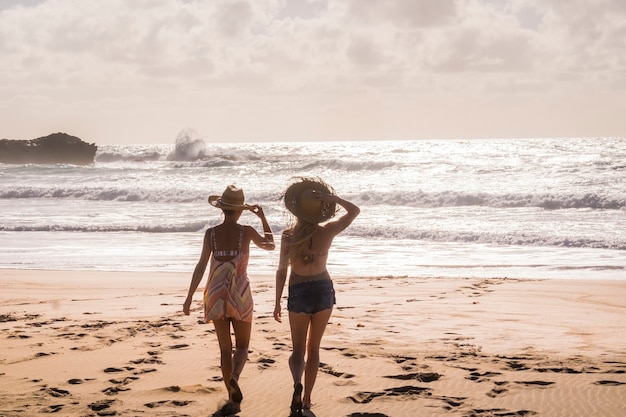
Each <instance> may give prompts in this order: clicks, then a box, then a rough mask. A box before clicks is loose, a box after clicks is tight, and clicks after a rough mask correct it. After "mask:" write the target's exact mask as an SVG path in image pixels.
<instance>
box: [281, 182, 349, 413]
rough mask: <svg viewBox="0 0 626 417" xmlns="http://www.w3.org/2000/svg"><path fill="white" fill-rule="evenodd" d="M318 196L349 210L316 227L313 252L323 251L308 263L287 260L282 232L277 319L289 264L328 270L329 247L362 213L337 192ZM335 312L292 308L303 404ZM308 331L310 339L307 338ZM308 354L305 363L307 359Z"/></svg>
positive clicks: (294, 369) (300, 270) (295, 370)
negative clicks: (313, 312)
mask: <svg viewBox="0 0 626 417" xmlns="http://www.w3.org/2000/svg"><path fill="white" fill-rule="evenodd" d="M314 195H315V198H316V199H318V200H320V201H322V202H327V203H336V204H338V205H340V206H341V207H343V208H344V209H345V210H346V213H345V214H344V215H342V216H341V217H339V218H337V219H336V220H333V221H330V222H328V223H325V224H322V225H317V229H316V231H315V233H314V234H313V237H312V239H311V247H310V251H311V253H315V254H324V255H318V256H314V257H313V261H312V262H309V263H305V262H304V261H303V260H302V259H300V258H296V259H292V260H291V262H288V259H286V258H288V251H289V250H288V249H289V248H288V243H289V234H288V233H283V240H282V243H281V250H280V256H281V262H280V264H279V269H278V270H277V271H276V303H275V307H274V319H275V320H276V321H278V322H282V307H281V302H280V301H281V298H282V294H283V288H284V286H285V282H286V280H287V276H288V273H287V272H288V266H287V265H289V264H291V265H290V266H291V270H292V272H294V273H296V274H298V275H301V276H307V275H309V276H310V275H317V274H320V273H323V272H324V271H326V261H327V259H328V251H329V249H330V247H331V245H332V243H333V239H334V238H335V236H337V235H338V234H339V233H341V232H342V231H343V230H344V229H345V228H346V227H348V226H349V225H350V224H351V223H352V221H353V220H354V219H355V218H356V217H357V216H358V215H359V213H360V209H359V208H358V207H357V206H355V205H354V204H352V203H350V202H349V201H346V200H344V199H342V198H340V197H338V196H336V195H332V194H324V193H321V192H315V193H314ZM331 313H332V308H330V309H327V310H323V311H320V312H318V313H315V314H312V315H309V314H302V313H294V312H291V311H290V312H289V324H290V327H291V342H292V346H293V348H292V354H291V356H290V357H289V368H290V369H291V375H292V377H293V382H294V384H296V383H300V382H301V380H302V375H303V374H304V395H303V397H302V407H303V408H304V409H308V408H310V407H311V392H312V391H313V386H314V385H315V380H316V378H317V370H318V368H319V363H320V355H319V351H320V344H321V341H322V336H323V335H324V331H325V329H326V325H327V324H328V320H329V319H330V316H331ZM307 335H308V340H307ZM305 354H306V363H305V359H304V358H305Z"/></svg>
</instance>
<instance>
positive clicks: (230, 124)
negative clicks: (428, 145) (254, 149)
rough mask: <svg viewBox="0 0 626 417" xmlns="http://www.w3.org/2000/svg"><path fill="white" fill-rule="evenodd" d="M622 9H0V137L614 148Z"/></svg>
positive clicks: (214, 2) (191, 2) (624, 127)
mask: <svg viewBox="0 0 626 417" xmlns="http://www.w3.org/2000/svg"><path fill="white" fill-rule="evenodd" d="M625 113H626V1H624V0H211V1H201V0H25V1H24V0H23V1H13V0H0V138H8V139H32V138H36V137H39V136H45V135H47V134H50V133H54V132H66V133H68V134H71V135H74V136H78V137H80V138H82V139H83V140H85V141H88V142H95V143H96V144H143V143H146V144H148V143H155V144H156V143H173V142H174V141H175V139H176V137H177V135H178V134H179V133H180V132H181V131H183V130H189V129H192V130H193V131H195V132H197V134H198V136H199V137H201V138H202V139H204V140H205V141H206V142H261V141H264V142H279V141H301V140H306V141H318V140H319V141H339V140H390V139H391V140H405V139H439V138H468V139H469V138H518V137H525V138H527V137H573V136H574V137H580V136H582V137H598V136H599V137H602V136H618V137H621V136H626V134H625V133H624V132H626V117H625V116H624V114H625Z"/></svg>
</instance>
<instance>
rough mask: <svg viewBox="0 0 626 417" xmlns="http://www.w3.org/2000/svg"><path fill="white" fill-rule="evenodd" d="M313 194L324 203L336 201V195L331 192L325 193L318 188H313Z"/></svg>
mask: <svg viewBox="0 0 626 417" xmlns="http://www.w3.org/2000/svg"><path fill="white" fill-rule="evenodd" d="M311 194H313V197H315V199H316V200H319V201H321V202H323V203H333V202H335V198H334V197H335V196H334V195H332V194H330V193H324V192H321V191H318V190H311Z"/></svg>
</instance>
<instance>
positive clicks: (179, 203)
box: [0, 130, 626, 280]
mask: <svg viewBox="0 0 626 417" xmlns="http://www.w3.org/2000/svg"><path fill="white" fill-rule="evenodd" d="M294 176H314V177H320V178H322V179H323V180H325V181H326V182H327V183H329V184H330V185H332V186H333V187H334V189H335V190H336V191H337V193H338V194H339V195H340V196H342V197H343V198H345V199H347V200H349V201H352V202H354V203H355V204H357V205H358V206H359V207H360V208H361V215H360V216H359V217H358V218H357V219H356V220H355V222H354V223H353V224H352V225H351V226H350V227H349V228H348V229H347V230H345V231H344V232H343V233H342V234H341V235H339V236H338V237H337V238H336V239H335V242H334V244H333V248H332V250H331V253H330V257H329V261H328V269H329V271H330V273H331V275H336V276H363V277H389V276H408V277H433V278H436V277H484V278H495V277H509V278H554V279H565V278H573V279H592V280H593V279H619V280H623V279H626V233H625V232H626V140H625V139H624V138H539V139H482V140H452V139H449V140H407V141H350V142H348V141H346V142H324V141H320V142H292V143H237V144H214V143H206V142H205V141H204V140H203V139H202V138H200V137H199V136H198V135H197V134H196V133H195V132H193V131H192V130H185V131H183V132H181V133H180V134H179V135H178V137H176V138H173V139H172V144H169V145H118V146H113V145H111V146H107V145H100V146H99V148H98V152H97V154H96V160H95V163H93V164H91V165H87V166H74V165H59V164H57V165H9V164H0V213H1V214H0V268H19V269H61V270H65V269H71V270H111V271H180V272H189V274H190V276H191V272H192V271H193V268H194V266H195V263H196V262H197V260H198V257H199V255H200V250H201V246H202V239H203V233H204V231H205V230H206V228H207V227H210V226H212V225H215V224H218V223H219V222H221V219H222V217H221V212H220V210H217V209H215V208H213V207H212V206H210V205H209V204H208V203H207V197H208V196H209V195H211V194H221V193H222V191H223V190H224V189H225V188H226V186H227V185H229V184H236V185H237V186H239V187H242V188H243V190H244V192H245V194H246V202H248V203H250V204H260V205H261V206H263V208H264V211H265V213H266V215H267V218H268V220H269V223H270V225H271V226H272V228H273V231H274V233H275V236H276V239H277V241H278V240H279V238H280V233H281V231H282V230H283V229H285V228H286V227H288V225H289V224H290V221H291V218H290V216H289V215H288V212H286V210H285V209H284V207H283V206H282V204H281V201H280V196H281V193H282V192H283V191H284V190H285V188H286V187H287V185H288V184H289V182H290V179H291V178H292V177H294ZM241 222H243V223H247V224H251V225H253V226H255V227H256V228H257V230H259V231H261V225H260V222H259V221H258V219H257V217H256V216H254V215H253V214H251V213H249V212H244V214H243V215H242V218H241ZM277 259H278V251H274V252H265V251H263V250H260V249H258V248H256V247H254V246H252V247H251V259H250V265H249V269H248V271H249V274H250V275H251V276H253V275H254V274H273V273H274V271H275V268H276V264H277Z"/></svg>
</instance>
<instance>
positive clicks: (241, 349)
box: [183, 206, 275, 400]
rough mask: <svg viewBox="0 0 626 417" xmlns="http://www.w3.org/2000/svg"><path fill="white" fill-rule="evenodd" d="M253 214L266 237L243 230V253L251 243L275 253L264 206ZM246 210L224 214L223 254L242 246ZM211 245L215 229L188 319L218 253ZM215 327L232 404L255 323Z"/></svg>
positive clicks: (219, 232) (196, 277) (194, 282)
mask: <svg viewBox="0 0 626 417" xmlns="http://www.w3.org/2000/svg"><path fill="white" fill-rule="evenodd" d="M252 207H253V208H252V209H251V210H250V211H252V212H253V213H254V214H256V215H257V216H258V217H259V219H261V223H262V225H263V232H264V234H263V236H262V235H260V234H259V233H258V232H257V231H256V230H255V229H254V228H253V227H252V226H243V227H244V231H243V241H242V243H241V251H244V252H245V251H248V250H249V248H250V242H252V243H254V244H255V245H256V246H258V247H259V248H261V249H265V250H273V249H274V247H275V245H274V237H273V235H272V229H271V228H270V226H269V224H268V223H267V220H266V218H265V214H264V213H263V209H262V208H261V207H260V206H252ZM241 214H242V210H224V221H223V222H222V224H220V225H218V226H215V227H214V228H213V229H214V230H215V241H216V242H215V243H216V245H217V246H218V248H219V249H220V250H237V249H238V246H239V230H240V225H239V223H238V221H239V218H240V217H241ZM212 246H213V245H212V242H211V229H209V230H207V231H206V233H205V235H204V243H203V245H202V253H201V255H200V260H199V261H198V263H197V264H196V268H195V269H194V271H193V275H192V278H191V283H190V284H189V292H188V294H187V299H186V300H185V303H184V304H183V313H184V314H185V315H187V316H188V315H189V314H190V310H191V302H192V299H193V295H194V293H195V292H196V290H197V289H198V285H200V282H201V281H202V277H203V276H204V273H205V271H206V268H207V265H208V263H209V259H210V257H211V254H212V253H213V251H214V248H213V247H212ZM233 258H234V257H233V256H230V257H219V258H216V259H217V260H219V261H229V260H231V259H233ZM213 324H214V326H215V333H216V334H217V340H218V343H219V346H220V367H221V369H222V376H223V377H224V383H225V385H226V389H227V391H228V393H229V395H228V397H229V400H232V394H233V392H232V389H231V386H230V380H231V378H232V379H234V380H235V381H239V375H241V371H242V370H243V367H244V365H245V363H246V360H247V358H248V346H249V345H250V334H251V331H252V323H248V322H245V321H241V320H231V319H228V318H227V319H222V320H213ZM231 325H232V328H233V331H234V333H235V353H234V354H233V344H232V339H231V337H230V329H231Z"/></svg>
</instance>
